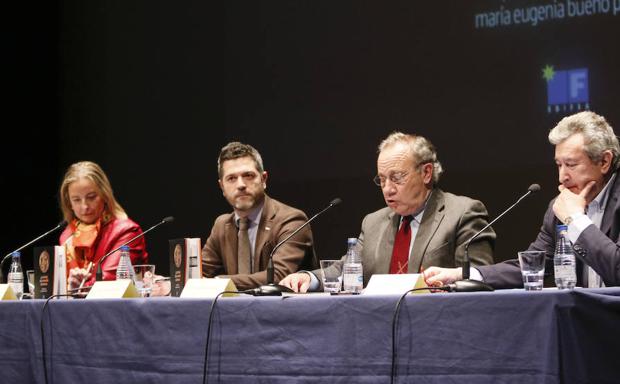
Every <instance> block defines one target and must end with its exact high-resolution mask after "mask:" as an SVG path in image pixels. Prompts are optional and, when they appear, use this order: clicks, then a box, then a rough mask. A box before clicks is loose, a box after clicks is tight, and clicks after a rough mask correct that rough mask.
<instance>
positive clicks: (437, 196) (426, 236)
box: [408, 189, 444, 273]
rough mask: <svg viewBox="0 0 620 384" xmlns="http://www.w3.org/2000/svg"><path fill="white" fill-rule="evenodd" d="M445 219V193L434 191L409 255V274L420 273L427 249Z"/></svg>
mask: <svg viewBox="0 0 620 384" xmlns="http://www.w3.org/2000/svg"><path fill="white" fill-rule="evenodd" d="M443 217H444V197H443V193H442V192H441V191H440V190H438V189H433V191H432V192H431V196H430V197H429V199H428V203H426V207H425V208H424V214H423V215H422V222H421V223H420V228H418V233H417V235H416V237H415V241H414V242H413V248H412V249H411V254H410V255H409V270H408V272H409V273H419V272H420V266H421V265H422V261H423V260H424V256H425V255H426V249H427V248H428V244H429V243H430V241H431V239H432V238H433V235H434V234H435V232H436V231H437V228H438V227H439V224H440V223H441V221H442V220H443Z"/></svg>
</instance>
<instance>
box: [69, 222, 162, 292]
mask: <svg viewBox="0 0 620 384" xmlns="http://www.w3.org/2000/svg"><path fill="white" fill-rule="evenodd" d="M173 221H174V217H172V216H167V217H164V218H163V219H162V220H161V221H160V222H159V223H157V224H155V225H153V226H152V227H151V228H149V229H147V230H146V231H144V232H142V233H140V234H138V235H136V236H134V237H132V238H131V239H129V240H128V241H126V242H125V243H123V244H121V245H119V246H118V247H116V248H114V249H113V250H111V251H110V252H108V253H106V254H105V255H103V257H102V258H101V259H99V262H98V264H97V273H96V275H95V280H101V263H103V261H104V260H105V259H106V258H107V257H108V256H110V255H111V254H113V253H114V252H116V251H118V250H119V249H121V248H122V247H124V246H125V245H129V244H131V243H132V242H133V241H134V240H136V239H139V238H141V237H142V236H144V235H146V234H147V233H149V232H151V231H152V230H153V229H155V228H157V227H159V226H160V225H162V224H165V223H171V222H173ZM92 268H93V262H92V261H91V262H89V263H88V266H87V267H86V272H87V273H90V271H91V269H92ZM85 282H86V279H84V280H82V282H81V283H80V286H79V287H78V288H77V290H80V289H82V288H83V287H84V283H85Z"/></svg>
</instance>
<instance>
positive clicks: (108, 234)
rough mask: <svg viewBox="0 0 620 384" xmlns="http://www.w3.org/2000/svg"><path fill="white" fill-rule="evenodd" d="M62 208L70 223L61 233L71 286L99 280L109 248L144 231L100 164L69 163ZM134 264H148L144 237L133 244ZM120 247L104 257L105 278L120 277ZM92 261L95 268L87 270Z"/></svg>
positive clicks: (103, 272)
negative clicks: (119, 201)
mask: <svg viewBox="0 0 620 384" xmlns="http://www.w3.org/2000/svg"><path fill="white" fill-rule="evenodd" d="M60 208H61V210H62V213H63V216H64V219H65V220H66V221H67V223H69V224H68V225H67V227H66V228H65V230H64V231H63V232H62V233H61V234H60V244H61V245H64V246H65V248H66V255H67V276H68V285H69V288H75V287H78V286H79V285H80V283H81V282H82V280H84V279H87V280H86V282H85V284H84V286H90V285H92V284H94V282H95V271H96V270H97V266H98V264H99V261H100V260H101V258H102V257H103V255H105V254H106V253H107V252H109V251H111V250H113V249H115V248H116V247H118V246H120V245H121V244H123V243H124V242H126V241H128V240H130V239H131V238H132V237H134V236H136V235H138V234H139V233H141V232H142V229H141V228H140V226H139V225H138V224H136V223H135V222H134V221H132V220H131V219H130V218H129V217H127V214H126V213H125V210H123V208H122V207H121V206H120V204H119V203H118V202H117V201H116V199H115V198H114V193H113V192H112V187H111V185H110V181H109V180H108V177H107V176H106V174H105V173H104V172H103V170H102V169H101V167H99V165H97V164H95V163H93V162H91V161H81V162H78V163H75V164H73V165H71V166H70V167H69V169H68V170H67V172H66V173H65V177H64V179H63V181H62V184H61V186H60ZM130 248H131V262H132V264H133V265H136V264H146V263H147V262H148V254H147V252H146V246H145V242H144V237H141V238H139V239H136V240H135V241H134V242H133V243H131V244H130ZM119 258H120V251H119V252H115V253H113V254H111V255H110V256H108V257H107V258H106V259H105V260H103V262H102V265H101V270H102V275H103V279H104V280H114V279H115V278H116V267H117V265H118V261H119ZM90 262H92V263H93V268H92V270H91V271H88V270H87V267H88V265H89V264H90Z"/></svg>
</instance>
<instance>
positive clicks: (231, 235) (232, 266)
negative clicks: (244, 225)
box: [224, 213, 239, 275]
mask: <svg viewBox="0 0 620 384" xmlns="http://www.w3.org/2000/svg"><path fill="white" fill-rule="evenodd" d="M237 232H239V231H238V229H237V226H236V225H235V214H234V213H231V214H230V218H229V219H228V221H227V222H226V226H225V228H224V238H225V239H224V244H229V246H230V249H232V253H231V254H232V255H233V257H228V258H226V274H228V275H236V274H237V273H238V268H239V266H238V263H237Z"/></svg>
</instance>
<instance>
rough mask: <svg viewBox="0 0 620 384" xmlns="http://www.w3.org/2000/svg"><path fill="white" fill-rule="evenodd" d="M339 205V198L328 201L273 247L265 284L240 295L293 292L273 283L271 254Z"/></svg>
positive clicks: (271, 254)
mask: <svg viewBox="0 0 620 384" xmlns="http://www.w3.org/2000/svg"><path fill="white" fill-rule="evenodd" d="M340 203H342V199H341V198H339V197H336V198H335V199H334V200H332V201H330V203H329V205H328V206H327V207H325V208H323V210H322V211H321V212H319V213H317V214H315V215H314V216H312V217H311V218H310V219H309V220H308V221H306V222H305V223H303V224H302V225H301V226H300V227H299V228H297V229H296V230H294V231H293V233H291V234H290V235H288V236H287V237H286V238H285V239H284V240H282V241H280V242H279V243H278V244H276V246H275V247H273V250H271V253H270V254H269V262H268V263H267V284H266V285H261V286H260V287H258V288H253V289H247V290H245V291H243V292H242V293H246V294H248V295H253V296H282V292H293V291H292V290H291V289H290V288H287V287H285V286H283V285H277V284H274V283H273V254H274V253H276V251H277V250H278V248H280V247H281V246H282V245H283V244H284V243H286V242H287V241H288V240H289V239H290V238H291V237H293V236H295V235H296V234H297V233H298V232H299V231H301V230H302V229H303V228H305V227H306V226H307V225H308V224H310V223H311V222H312V220H314V219H316V218H317V217H318V216H319V215H321V214H323V212H325V211H327V210H328V209H330V208H332V207H334V206H336V205H338V204H340Z"/></svg>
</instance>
